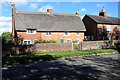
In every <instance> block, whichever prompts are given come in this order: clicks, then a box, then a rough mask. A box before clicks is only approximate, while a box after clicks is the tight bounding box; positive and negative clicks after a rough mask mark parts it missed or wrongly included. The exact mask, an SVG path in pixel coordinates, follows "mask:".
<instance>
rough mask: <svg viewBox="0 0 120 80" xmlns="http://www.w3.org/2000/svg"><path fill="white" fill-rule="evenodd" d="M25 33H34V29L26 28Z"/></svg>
mask: <svg viewBox="0 0 120 80" xmlns="http://www.w3.org/2000/svg"><path fill="white" fill-rule="evenodd" d="M27 34H36V30H35V29H27Z"/></svg>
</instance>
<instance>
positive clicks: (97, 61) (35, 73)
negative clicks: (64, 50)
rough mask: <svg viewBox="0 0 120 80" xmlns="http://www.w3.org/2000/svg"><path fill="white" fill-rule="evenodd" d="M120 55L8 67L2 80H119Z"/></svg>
mask: <svg viewBox="0 0 120 80" xmlns="http://www.w3.org/2000/svg"><path fill="white" fill-rule="evenodd" d="M119 57H120V54H115V55H104V56H94V57H85V58H79V59H70V60H57V61H48V62H39V63H32V64H23V65H15V66H8V67H4V68H3V69H2V72H3V79H4V80H48V79H49V80H120V66H119V63H120V60H119Z"/></svg>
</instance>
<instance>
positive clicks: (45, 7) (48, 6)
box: [39, 5, 53, 12]
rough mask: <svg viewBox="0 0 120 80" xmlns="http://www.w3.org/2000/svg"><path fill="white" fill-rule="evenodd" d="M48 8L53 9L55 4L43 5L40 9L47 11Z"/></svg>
mask: <svg viewBox="0 0 120 80" xmlns="http://www.w3.org/2000/svg"><path fill="white" fill-rule="evenodd" d="M47 9H53V6H50V5H47V6H43V7H41V8H40V9H39V11H40V12H46V11H47Z"/></svg>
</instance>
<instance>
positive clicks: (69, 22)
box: [12, 7, 86, 44]
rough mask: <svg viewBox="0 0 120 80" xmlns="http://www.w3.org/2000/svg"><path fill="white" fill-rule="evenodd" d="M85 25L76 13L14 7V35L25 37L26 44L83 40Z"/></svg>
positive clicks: (14, 36)
mask: <svg viewBox="0 0 120 80" xmlns="http://www.w3.org/2000/svg"><path fill="white" fill-rule="evenodd" d="M85 31H86V29H85V26H84V24H83V22H82V20H81V18H80V17H79V15H78V13H76V14H60V13H53V12H52V9H48V10H47V12H29V11H16V8H15V7H14V8H13V15H12V36H13V39H15V38H16V37H19V36H21V37H23V43H24V44H34V43H35V41H37V40H40V39H42V40H55V41H57V42H58V43H65V42H72V41H77V42H80V41H83V40H84V32H85Z"/></svg>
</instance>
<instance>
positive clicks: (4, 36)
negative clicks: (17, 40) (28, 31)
mask: <svg viewBox="0 0 120 80" xmlns="http://www.w3.org/2000/svg"><path fill="white" fill-rule="evenodd" d="M1 36H2V44H3V45H5V44H9V43H10V42H11V38H12V34H11V33H10V32H4V33H3V34H2V35H1Z"/></svg>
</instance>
